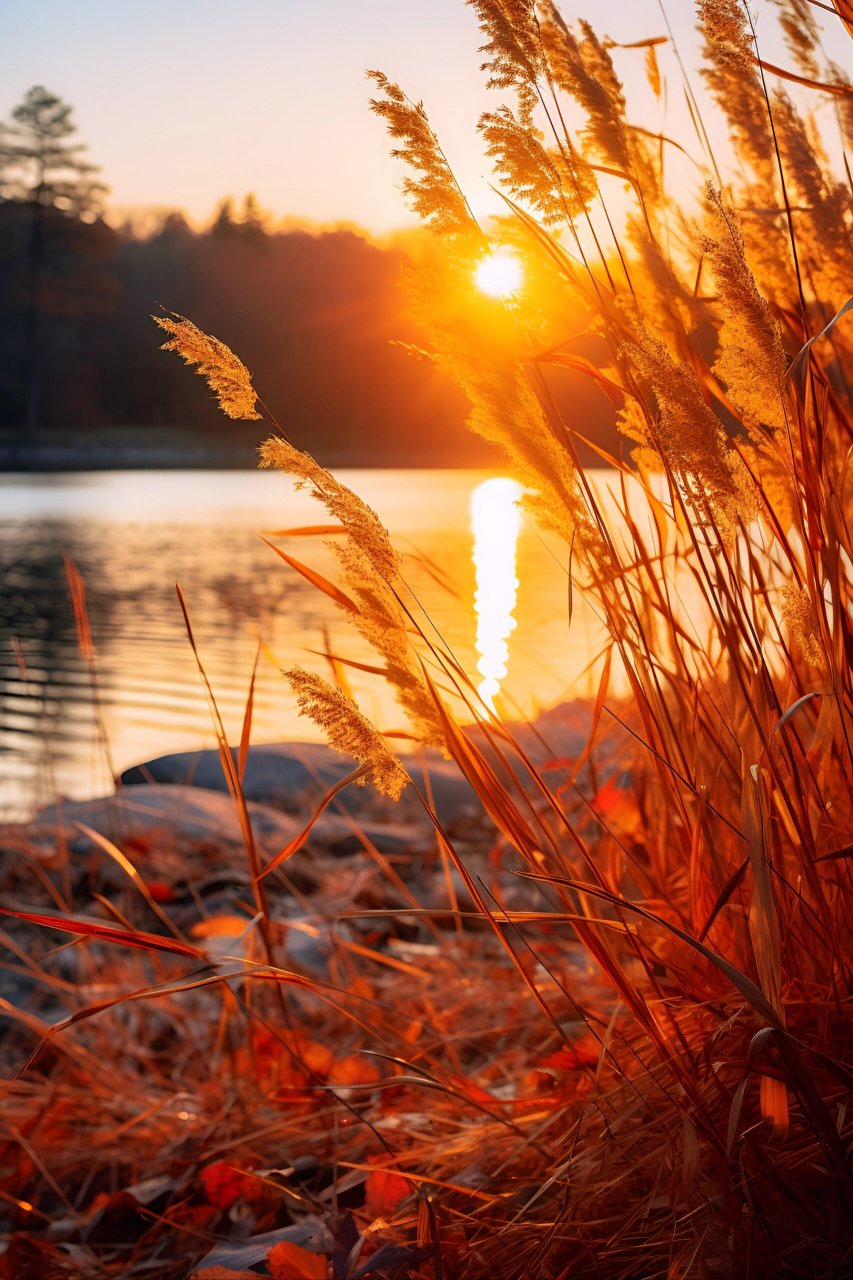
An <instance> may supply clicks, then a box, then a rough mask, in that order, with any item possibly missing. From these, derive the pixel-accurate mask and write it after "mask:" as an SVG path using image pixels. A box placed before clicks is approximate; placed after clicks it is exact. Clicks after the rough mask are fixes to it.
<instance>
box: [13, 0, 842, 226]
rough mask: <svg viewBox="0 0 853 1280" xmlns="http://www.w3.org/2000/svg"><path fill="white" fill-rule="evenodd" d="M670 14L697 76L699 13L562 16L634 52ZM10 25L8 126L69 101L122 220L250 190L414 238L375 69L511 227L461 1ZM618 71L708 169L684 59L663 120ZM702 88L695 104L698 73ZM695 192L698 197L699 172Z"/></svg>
mask: <svg viewBox="0 0 853 1280" xmlns="http://www.w3.org/2000/svg"><path fill="white" fill-rule="evenodd" d="M663 10H665V11H666V16H667V18H668V19H669V21H670V24H671V26H672V29H673V32H674V34H675V38H676V41H677V43H678V45H679V49H680V52H681V54H682V57H683V59H684V61H685V63H686V64H687V66H688V68H691V69H692V68H695V66H696V62H697V50H698V39H697V36H696V33H695V19H694V11H693V4H692V0H662V3H661V0H635V3H633V4H632V5H631V6H627V5H625V4H624V0H567V2H566V3H565V4H564V5H563V11H564V14H565V16H566V18H567V19H573V18H577V17H584V18H588V19H590V20H591V21H592V23H593V25H594V26H595V28H596V30H597V31H598V32H599V33H600V34H606V35H608V36H611V37H613V38H614V39H617V40H619V41H622V42H630V41H635V40H640V39H643V38H645V37H648V36H656V35H662V34H664V33H665V21H664V17H663ZM2 11H3V14H4V24H3V25H4V41H3V47H2V49H0V83H2V85H3V86H4V92H3V97H2V99H0V116H6V115H7V114H8V113H9V112H10V111H11V109H12V107H13V106H14V105H15V104H16V102H18V101H19V100H20V98H21V97H22V95H23V94H24V92H25V91H26V89H27V88H28V87H29V86H30V85H32V84H37V83H40V84H44V85H45V86H46V87H47V88H49V89H51V90H52V91H53V92H55V93H57V94H59V95H60V96H62V97H63V98H64V99H65V100H66V101H68V102H70V103H71V104H72V105H73V107H74V110H75V119H76V122H77V124H78V127H79V131H80V136H81V138H82V139H84V140H85V141H86V142H88V144H89V147H90V155H91V158H92V160H93V161H95V162H96V163H98V164H100V165H101V166H102V168H103V177H104V179H105V180H106V181H107V182H108V183H109V185H110V187H111V197H110V208H111V211H112V220H114V221H115V220H121V219H122V218H123V217H124V216H125V215H126V214H127V213H129V212H130V211H136V212H137V213H138V211H140V210H141V211H145V210H146V209H148V210H152V211H156V212H158V213H159V212H160V211H162V212H165V211H167V210H171V209H180V210H182V211H184V212H186V213H187V214H188V216H189V217H190V219H191V220H193V221H195V222H196V223H202V224H203V223H205V222H206V221H208V220H209V219H210V217H211V215H212V212H213V210H214V208H215V206H216V205H217V203H218V202H219V201H220V200H221V199H222V197H223V196H226V195H229V194H231V195H233V196H235V197H236V198H237V200H238V201H241V200H242V198H243V196H244V195H245V193H247V192H250V191H251V192H254V193H255V194H256V195H257V197H258V199H259V201H260V203H261V205H262V206H263V207H264V208H266V209H268V210H270V212H271V213H272V214H273V216H274V217H275V218H276V219H281V218H285V219H296V220H305V221H308V222H312V223H316V224H329V223H340V222H345V223H354V224H357V225H359V226H362V227H365V228H366V229H367V230H369V231H371V232H373V233H377V234H382V233H385V232H388V231H390V230H393V229H395V228H400V227H405V226H409V225H412V223H413V222H414V218H413V216H412V215H411V214H410V213H409V212H408V210H407V209H406V207H405V203H404V200H403V197H402V195H401V192H400V182H401V177H402V173H401V169H400V166H399V164H397V163H396V162H395V161H393V160H392V159H391V158H390V156H389V154H388V150H389V144H388V140H387V138H386V137H385V133H384V129H383V127H382V123H381V121H379V120H378V119H377V118H376V117H375V116H373V115H372V114H371V113H370V111H369V110H368V98H369V96H370V89H369V86H368V83H367V82H366V80H365V78H364V71H365V69H366V68H367V67H379V68H381V69H382V70H384V71H385V72H386V73H387V74H388V75H389V76H391V77H392V78H393V79H396V80H398V81H399V82H400V83H401V85H402V86H403V88H404V89H405V90H406V92H407V93H409V95H410V96H411V97H413V98H416V99H417V98H422V99H423V100H424V101H425V104H426V106H427V109H428V111H429V113H430V118H431V121H432V123H433V126H434V127H435V129H436V130H437V132H438V133H439V136H440V138H441V141H442V144H443V146H444V149H445V151H446V152H447V153H448V155H449V156H450V159H451V162H452V163H453V165H454V168H455V170H456V172H457V175H458V177H459V178H460V180H461V182H462V185H463V187H464V188H465V190H466V192H467V193H468V194H469V198H470V199H471V203H472V206H473V207H474V209H475V212H476V213H477V214H478V215H485V216H487V215H488V214H489V213H492V212H498V211H500V203H499V201H498V198H497V197H496V196H495V195H494V193H493V192H491V191H490V189H489V182H490V173H489V164H488V161H487V160H486V159H485V158H484V156H483V152H482V147H481V145H480V142H479V139H478V137H477V134H476V130H475V125H476V121H477V118H478V116H479V114H480V113H481V112H482V111H483V110H486V109H494V107H495V106H497V105H498V104H499V103H500V102H501V101H503V100H504V99H505V98H506V96H507V95H506V94H502V93H498V92H495V91H488V90H486V89H485V87H484V84H483V80H484V77H483V76H482V75H481V74H480V72H479V71H478V66H479V63H480V61H481V60H482V59H481V57H480V55H479V54H478V51H477V50H478V45H479V44H480V43H481V38H480V35H479V32H478V30H477V24H476V18H475V15H474V12H473V10H472V9H471V8H470V7H468V6H466V4H465V3H464V0H402V2H401V0H362V2H361V3H359V4H358V5H352V4H350V3H346V0H327V4H326V5H325V6H323V7H322V8H320V7H319V6H308V5H306V4H303V3H295V2H294V0H246V3H244V4H241V5H240V6H237V5H236V4H233V3H230V2H222V0H220V3H216V2H215V0H206V2H205V3H202V2H201V0H182V3H180V4H177V5H176V4H174V3H168V4H167V3H166V0H149V2H148V3H147V4H145V5H144V6H143V5H133V6H130V5H116V4H115V3H114V2H111V0H77V2H76V3H75V4H74V5H69V4H67V3H66V0H40V3H39V4H38V5H33V4H30V3H26V4H25V3H22V2H21V0H14V3H13V2H11V0H4V2H3V5H2ZM758 19H759V21H758V30H759V38H760V40H761V41H762V46H763V51H764V53H765V56H767V57H772V58H774V59H775V60H777V61H783V62H789V59H788V57H787V55H786V53H785V51H784V49H783V48H782V46H781V42H780V40H779V38H778V34H777V32H776V30H775V21H774V17H773V11H772V5H771V4H770V3H769V0H762V2H761V4H760V6H759V12H758ZM822 25H823V27H824V30H825V31H826V33H827V39H828V42H829V45H828V48H829V52H830V53H831V54H832V55H833V56H834V57H835V58H836V59H837V60H839V61H843V62H844V63H845V65H848V66H849V49H850V44H851V42H850V41H849V39H848V38H847V37H846V36H845V37H842V36H841V35H840V34H839V30H838V24H837V23H836V22H834V20H833V19H832V18H831V17H827V18H824V19H823V23H822ZM614 56H615V57H616V60H617V67H618V70H619V72H620V75H622V76H623V78H624V81H625V84H626V89H627V92H628V98H629V102H630V103H631V108H632V113H633V117H634V118H635V119H636V120H637V121H638V122H639V123H641V124H643V125H645V126H646V127H652V128H654V129H655V130H656V131H657V130H658V129H661V128H663V130H664V131H665V132H667V133H670V134H672V135H674V136H675V137H677V138H678V139H679V140H680V141H681V142H682V143H684V144H685V145H686V146H687V147H688V149H691V148H692V149H693V150H694V151H695V152H696V153H697V154H698V146H697V144H696V143H695V139H694V138H693V135H692V133H691V130H690V126H689V121H688V120H687V118H686V112H685V111H684V110H683V107H682V105H681V104H682V102H683V94H682V90H681V84H680V79H679V75H678V71H677V66H676V62H675V58H674V56H673V54H672V52H671V50H669V49H663V50H661V51H660V62H661V67H662V70H663V72H664V74H665V77H666V79H667V82H668V101H669V103H670V106H669V107H668V108H662V107H661V106H660V105H659V104H658V103H657V102H656V101H655V99H654V98H653V96H652V95H651V92H650V91H649V89H648V86H647V85H646V81H645V74H644V70H643V58H644V51H643V50H642V49H640V50H636V49H635V50H616V51H615V55H614ZM693 87H694V89H695V90H700V81H699V77H698V75H695V76H694V78H693ZM711 119H712V120H717V121H718V120H719V112H718V111H715V112H713V113H711ZM718 127H719V125H718ZM684 177H685V181H686V182H688V183H689V184H690V186H691V187H692V186H695V182H696V170H695V169H692V172H691V171H690V170H689V169H685V175H684Z"/></svg>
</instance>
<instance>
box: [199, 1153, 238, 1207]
mask: <svg viewBox="0 0 853 1280" xmlns="http://www.w3.org/2000/svg"><path fill="white" fill-rule="evenodd" d="M199 1176H200V1178H201V1185H202V1186H203V1187H204V1194H205V1195H206V1196H207V1198H208V1200H209V1201H210V1203H211V1204H213V1205H215V1206H216V1208H217V1209H230V1208H231V1206H232V1204H233V1203H234V1201H235V1200H239V1198H240V1196H241V1195H242V1194H243V1191H244V1187H245V1184H246V1182H247V1181H248V1179H247V1178H246V1175H245V1174H244V1173H243V1172H242V1170H240V1169H237V1168H235V1167H234V1165H232V1164H228V1162H227V1161H226V1160H215V1161H214V1162H213V1164H209V1165H207V1167H206V1168H204V1169H202V1171H201V1174H200V1175H199Z"/></svg>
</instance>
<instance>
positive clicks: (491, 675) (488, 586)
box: [471, 478, 522, 711]
mask: <svg viewBox="0 0 853 1280" xmlns="http://www.w3.org/2000/svg"><path fill="white" fill-rule="evenodd" d="M521 492H522V491H521V485H519V484H517V483H516V481H515V480H504V479H500V478H496V479H493V480H484V481H483V483H482V484H480V485H478V486H477V488H476V489H475V490H474V492H473V493H472V494H471V529H472V532H473V534H474V552H473V560H474V569H475V571H476V590H475V592H474V610H475V613H476V615H477V637H476V640H475V647H476V649H477V653H478V654H480V660H479V662H478V663H477V670H478V671H479V673H480V675H481V676H483V677H484V678H483V680H482V681H481V683H480V686H479V689H478V692H479V694H480V697H481V698H482V699H483V701H484V702H485V704H486V706H487V707H489V708H490V710H492V711H494V709H495V697H496V695H497V694H498V693H499V691H500V687H501V681H502V680H503V679H504V677H505V676H506V672H507V661H508V659H509V648H508V646H507V640H508V638H509V635H510V633H511V632H512V631H514V630H515V625H516V623H515V618H514V617H513V616H512V614H513V610H514V609H515V604H516V598H517V593H518V578H517V577H516V574H515V553H516V544H517V542H518V531H519V527H520V524H521V515H520V513H519V510H518V500H519V498H520V497H521Z"/></svg>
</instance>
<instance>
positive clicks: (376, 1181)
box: [365, 1169, 412, 1220]
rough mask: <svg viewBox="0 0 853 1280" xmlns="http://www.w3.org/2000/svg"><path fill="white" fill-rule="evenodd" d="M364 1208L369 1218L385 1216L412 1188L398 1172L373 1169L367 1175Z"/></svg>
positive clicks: (387, 1215) (388, 1214)
mask: <svg viewBox="0 0 853 1280" xmlns="http://www.w3.org/2000/svg"><path fill="white" fill-rule="evenodd" d="M365 1191H366V1193H367V1196H366V1200H365V1208H366V1209H367V1213H368V1215H369V1217H370V1218H371V1220H373V1219H374V1218H387V1217H389V1216H390V1215H391V1214H393V1213H394V1210H395V1209H397V1208H398V1206H399V1205H401V1204H402V1203H403V1201H404V1200H405V1199H407V1197H408V1196H410V1195H411V1194H412V1188H411V1187H410V1185H409V1183H408V1182H407V1180H406V1179H405V1178H401V1177H400V1175H399V1173H391V1172H390V1171H389V1170H388V1169H374V1171H373V1173H369V1174H368V1175H367V1182H366V1183H365Z"/></svg>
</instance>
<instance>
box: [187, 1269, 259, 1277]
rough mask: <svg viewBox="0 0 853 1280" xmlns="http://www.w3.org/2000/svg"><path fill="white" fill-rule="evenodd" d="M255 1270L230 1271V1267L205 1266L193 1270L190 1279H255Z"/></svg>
mask: <svg viewBox="0 0 853 1280" xmlns="http://www.w3.org/2000/svg"><path fill="white" fill-rule="evenodd" d="M257 1278H258V1273H257V1271H232V1270H231V1269H230V1267H205V1268H204V1270H203V1271H194V1272H193V1277H192V1280H257Z"/></svg>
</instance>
